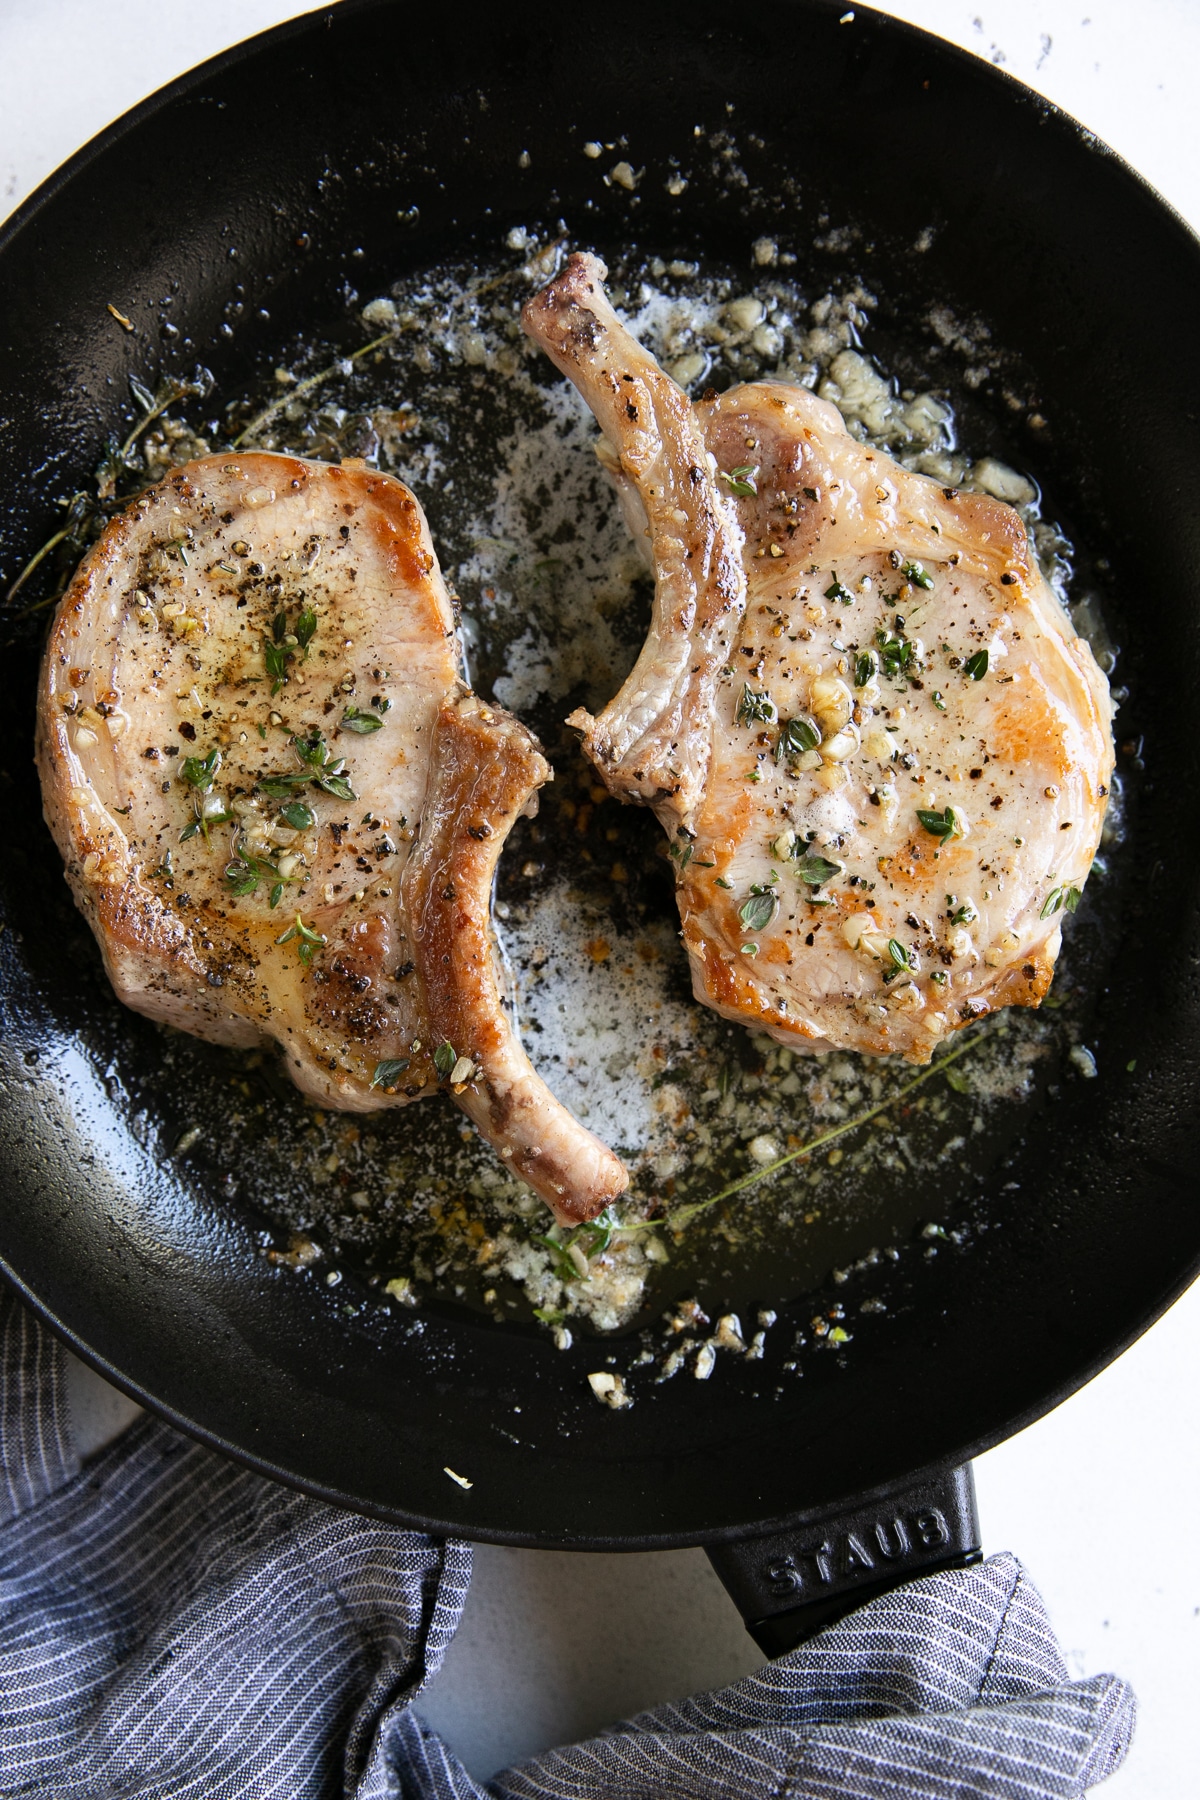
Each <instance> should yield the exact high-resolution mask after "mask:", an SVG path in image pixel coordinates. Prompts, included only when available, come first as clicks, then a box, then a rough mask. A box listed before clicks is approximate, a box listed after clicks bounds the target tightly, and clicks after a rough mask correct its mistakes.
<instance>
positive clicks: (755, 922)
mask: <svg viewBox="0 0 1200 1800" xmlns="http://www.w3.org/2000/svg"><path fill="white" fill-rule="evenodd" d="M778 905H779V896H778V894H776V892H775V891H774V889H773V888H769V887H763V886H761V885H760V884H759V883H757V882H756V883H755V885H754V886H753V887H752V888H751V889H750V898H749V899H748V900H744V901H743V902H742V904H741V905H740V906H739V907H738V918H739V919H740V920H741V921H742V924H743V925H744V926H745V927H746V930H747V931H761V930H762V929H763V927H764V926H765V925H769V924H770V923H771V920H772V919H773V918H774V917H775V911H776V908H777V907H778Z"/></svg>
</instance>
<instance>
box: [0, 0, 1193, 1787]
mask: <svg viewBox="0 0 1200 1800" xmlns="http://www.w3.org/2000/svg"><path fill="white" fill-rule="evenodd" d="M309 10H310V8H309V7H307V6H294V5H288V4H286V3H285V0H207V4H206V5H205V6H204V7H202V8H201V7H196V6H194V5H192V4H191V3H190V0H107V4H105V5H104V6H99V5H97V4H96V3H95V0H0V216H2V215H3V214H5V213H6V212H7V211H8V210H9V209H10V208H11V207H13V206H15V205H17V204H18V203H19V202H20V201H21V200H22V199H23V198H24V196H25V195H26V194H27V193H29V192H30V191H31V190H32V189H33V188H34V187H36V186H37V185H38V183H39V182H40V181H42V180H43V179H44V178H45V177H46V176H47V175H48V174H50V172H51V170H53V169H54V168H55V167H56V166H57V164H58V163H60V162H61V161H62V160H63V159H64V158H65V157H66V156H68V155H69V154H70V153H71V152H72V151H73V150H74V149H76V148H77V147H78V146H79V145H80V144H82V143H84V142H86V140H87V139H88V138H89V137H91V136H92V135H93V134H94V133H95V132H97V131H99V130H100V129H101V127H102V126H104V125H106V124H107V123H108V122H109V121H110V120H111V119H113V118H116V117H117V116H119V114H121V113H122V112H124V111H126V110H127V109H128V108H129V107H130V106H132V105H133V104H134V103H135V102H136V101H138V100H140V99H142V98H143V97H144V96H145V95H146V94H148V93H151V92H152V91H153V90H154V89H155V88H157V87H160V86H161V85H162V84H163V83H164V82H166V81H169V80H170V79H172V77H174V76H175V75H177V74H179V73H181V72H182V71H183V70H184V69H186V68H189V67H191V66H192V65H193V64H195V63H197V62H200V61H202V60H203V59H204V58H206V57H208V56H210V55H213V54H214V53H215V52H216V51H218V50H220V49H223V48H224V47H226V46H227V45H229V44H231V43H234V42H236V41H237V40H238V39H240V38H242V37H245V36H247V35H249V34H250V33H251V32H254V31H258V30H262V29H264V28H265V27H267V26H269V25H272V24H276V23H278V22H279V21H280V20H282V19H286V18H292V17H295V16H296V15H298V14H300V13H303V12H306V11H309ZM882 10H884V11H886V12H891V13H893V14H895V15H896V16H898V17H901V18H905V19H908V20H910V21H911V22H912V23H914V24H918V25H923V26H925V27H926V28H927V29H929V30H932V31H936V32H938V33H939V34H940V35H942V36H943V37H946V38H949V39H952V40H953V41H954V42H956V43H959V44H961V45H963V46H964V47H965V48H966V49H968V50H972V51H974V52H975V53H976V54H978V55H980V56H983V57H985V58H987V59H988V60H990V61H992V62H995V63H998V64H1001V65H1002V66H1003V67H1004V68H1005V69H1006V70H1007V71H1008V72H1009V73H1010V74H1012V75H1015V76H1017V77H1018V78H1019V79H1021V80H1023V81H1026V82H1028V83H1029V84H1030V85H1031V86H1033V87H1036V88H1038V89H1039V90H1040V91H1041V92H1042V93H1044V94H1046V95H1048V96H1049V97H1050V98H1051V99H1052V100H1054V101H1056V102H1057V103H1058V104H1059V105H1061V106H1063V107H1065V108H1066V110H1067V111H1069V112H1071V113H1073V114H1074V115H1075V116H1076V117H1077V118H1079V119H1081V120H1083V121H1084V123H1086V124H1087V125H1089V126H1090V127H1091V128H1092V129H1093V130H1095V131H1096V132H1097V133H1098V135H1099V136H1100V137H1102V138H1104V139H1105V140H1106V141H1107V142H1108V143H1109V144H1111V145H1112V146H1113V148H1114V149H1116V150H1118V151H1120V152H1121V154H1122V155H1124V156H1125V157H1126V158H1127V159H1128V161H1130V162H1131V163H1133V164H1134V166H1135V167H1136V168H1138V169H1140V170H1141V172H1142V173H1143V174H1144V175H1146V176H1147V177H1148V178H1149V179H1150V180H1151V181H1152V182H1153V183H1154V184H1155V186H1156V187H1157V188H1158V189H1159V191H1160V192H1161V193H1162V194H1164V195H1165V196H1166V198H1167V199H1169V200H1170V201H1171V202H1172V204H1173V205H1174V206H1175V207H1176V208H1177V209H1178V210H1179V211H1180V212H1181V213H1182V214H1183V215H1184V217H1185V218H1187V219H1189V220H1190V221H1191V223H1192V224H1193V226H1195V227H1197V228H1200V112H1197V109H1196V107H1195V101H1194V87H1195V81H1196V74H1197V71H1198V70H1200V6H1197V5H1196V4H1195V0H1138V4H1137V5H1136V7H1134V6H1132V5H1130V4H1129V3H1128V0H1002V3H1001V0H903V3H897V4H892V5H888V6H884V7H883V8H882ZM1164 328H1165V329H1175V328H1177V327H1176V323H1175V322H1173V321H1166V322H1164ZM72 1392H73V1398H74V1402H75V1406H76V1411H77V1414H78V1417H79V1422H80V1426H81V1430H82V1432H83V1434H84V1436H85V1438H86V1440H87V1441H88V1442H89V1443H97V1442H102V1441H104V1440H105V1439H106V1438H107V1437H108V1436H110V1435H111V1434H112V1433H113V1432H114V1431H115V1430H116V1429H117V1428H118V1427H119V1426H120V1425H121V1424H122V1423H123V1422H124V1421H125V1420H126V1419H127V1418H128V1417H129V1414H130V1410H131V1409H130V1407H129V1403H128V1402H126V1401H125V1400H124V1399H123V1398H122V1397H121V1396H119V1395H116V1394H114V1393H113V1391H112V1390H111V1389H108V1388H106V1387H105V1386H104V1384H103V1383H102V1382H100V1381H99V1380H98V1378H97V1377H95V1376H93V1375H91V1373H90V1371H87V1370H84V1369H83V1368H82V1367H81V1366H80V1365H76V1366H75V1373H74V1379H73V1390H72ZM975 1472H976V1480H977V1483H978V1489H979V1503H980V1513H981V1517H982V1520H983V1528H984V1540H985V1546H986V1548H987V1549H988V1550H989V1551H992V1550H999V1549H1011V1550H1014V1551H1016V1552H1017V1554H1018V1555H1020V1556H1021V1557H1022V1558H1023V1559H1024V1561H1025V1562H1026V1564H1027V1566H1028V1567H1029V1568H1030V1569H1031V1571H1032V1573H1033V1575H1034V1577H1035V1579H1036V1580H1037V1581H1038V1583H1039V1585H1040V1586H1041V1588H1042V1591H1043V1593H1044V1594H1045V1596H1046V1599H1047V1602H1048V1604H1049V1607H1050V1613H1051V1617H1052V1618H1053V1620H1054V1623H1055V1625H1056V1627H1057V1630H1058V1633H1059V1636H1060V1638H1061V1640H1062V1644H1063V1648H1064V1651H1065V1653H1066V1656H1067V1661H1068V1663H1069V1665H1070V1667H1071V1669H1072V1672H1073V1673H1076V1674H1079V1675H1090V1674H1094V1673H1096V1672H1097V1671H1100V1670H1106V1669H1112V1670H1115V1671H1117V1672H1118V1673H1120V1674H1122V1675H1125V1676H1127V1677H1128V1678H1129V1679H1130V1680H1131V1681H1132V1682H1133V1684H1134V1686H1135V1688H1136V1689H1137V1693H1138V1698H1139V1702H1140V1723H1139V1727H1138V1733H1137V1736H1136V1738H1135V1741H1134V1747H1133V1750H1132V1752H1131V1754H1130V1756H1129V1759H1128V1761H1127V1763H1126V1765H1125V1767H1124V1769H1123V1770H1121V1772H1120V1773H1119V1774H1118V1775H1116V1776H1115V1777H1114V1778H1113V1779H1112V1780H1111V1781H1110V1782H1109V1783H1108V1784H1107V1785H1106V1786H1105V1788H1104V1793H1105V1795H1106V1796H1111V1800H1175V1797H1176V1796H1178V1797H1180V1800H1182V1797H1183V1796H1186V1795H1189V1794H1192V1793H1195V1792H1196V1791H1197V1785H1198V1784H1197V1777H1196V1774H1195V1763H1196V1757H1195V1742H1194V1734H1193V1733H1192V1731H1191V1718H1190V1709H1191V1706H1192V1705H1194V1704H1195V1693H1196V1688H1197V1682H1198V1678H1200V1531H1197V1529H1196V1524H1195V1512H1196V1506H1197V1497H1198V1496H1200V1286H1197V1287H1196V1288H1194V1289H1193V1290H1192V1291H1191V1292H1190V1293H1189V1294H1188V1295H1186V1296H1185V1298H1184V1299H1183V1300H1181V1301H1180V1302H1179V1304H1178V1305H1177V1306H1176V1307H1175V1308H1174V1309H1173V1310H1172V1312H1171V1313H1169V1314H1168V1315H1167V1317H1166V1318H1165V1319H1163V1320H1162V1321H1161V1322H1160V1323H1159V1324H1158V1325H1157V1326H1155V1327H1154V1329H1153V1331H1151V1332H1150V1333H1148V1334H1147V1336H1146V1337H1145V1338H1143V1339H1142V1340H1141V1342H1140V1343H1138V1344H1137V1345H1135V1346H1134V1348H1133V1349H1132V1350H1130V1351H1129V1352H1128V1353H1127V1354H1126V1355H1125V1356H1124V1357H1123V1358H1122V1359H1121V1360H1120V1361H1119V1362H1118V1363H1116V1364H1115V1365H1114V1366H1113V1367H1112V1368H1111V1369H1109V1370H1107V1371H1106V1373H1105V1374H1103V1375H1101V1376H1100V1377H1099V1378H1098V1379H1097V1380H1096V1381H1094V1382H1093V1383H1092V1384H1091V1385H1090V1386H1089V1387H1088V1388H1086V1389H1084V1391H1083V1392H1082V1393H1080V1394H1078V1395H1076V1396H1075V1398H1074V1399H1072V1400H1069V1401H1068V1402H1067V1403H1066V1404H1065V1405H1064V1406H1061V1407H1059V1409H1058V1410H1057V1412H1055V1413H1053V1414H1051V1415H1050V1417H1049V1418H1047V1419H1044V1420H1042V1421H1041V1422H1040V1423H1039V1424H1037V1425H1034V1426H1032V1427H1031V1428H1030V1429H1029V1430H1028V1431H1026V1432H1023V1433H1022V1434H1021V1436H1019V1437H1017V1438H1014V1439H1012V1440H1011V1441H1010V1442H1009V1443H1007V1444H1004V1445H1002V1446H1001V1447H1000V1448H999V1449H997V1450H993V1451H991V1452H989V1453H988V1455H986V1456H984V1457H981V1458H980V1459H979V1461H978V1462H977V1463H976V1465H975ZM760 1660H761V1659H760V1658H759V1657H758V1654H757V1652H756V1651H755V1649H754V1646H753V1644H752V1643H751V1642H750V1640H749V1638H748V1637H747V1636H746V1635H745V1632H744V1631H743V1628H742V1624H741V1621H740V1619H739V1618H738V1617H737V1615H736V1613H735V1612H734V1610H733V1607H732V1606H731V1604H730V1603H729V1601H728V1600H727V1599H726V1597H725V1594H724V1591H723V1590H722V1589H721V1588H720V1586H719V1584H718V1583H717V1580H716V1577H715V1576H714V1575H713V1574H712V1572H711V1570H710V1569H709V1567H708V1563H707V1561H706V1559H705V1558H704V1556H703V1555H702V1553H701V1552H699V1551H676V1552H670V1553H661V1554H657V1555H636V1556H626V1557H619V1556H595V1557H588V1556H578V1555H569V1554H564V1553H559V1552H549V1551H522V1550H503V1549H495V1548H490V1547H486V1546H485V1547H483V1548H481V1549H479V1550H478V1551H477V1552H476V1574H475V1580H474V1583H473V1586H472V1591H471V1595H470V1598H469V1600H468V1603H467V1610H466V1614H465V1616H464V1619H463V1624H462V1627H461V1629H460V1631H459V1635H458V1637H457V1639H456V1640H455V1642H454V1644H453V1646H452V1648H451V1651H450V1654H449V1657H448V1659H447V1662H446V1665H445V1668H444V1670H443V1672H442V1674H441V1675H440V1676H439V1677H438V1679H437V1681H436V1682H435V1683H434V1684H433V1687H432V1688H431V1690H430V1694H429V1699H428V1702H427V1703H426V1704H425V1705H424V1707H423V1709H422V1710H423V1711H424V1712H425V1715H426V1717H427V1718H428V1719H429V1720H430V1722H431V1723H433V1724H435V1725H436V1726H438V1727H439V1729H441V1730H442V1731H444V1733H445V1734H446V1736H447V1737H448V1739H449V1740H450V1742H451V1743H452V1744H453V1745H454V1747H455V1748H456V1749H457V1750H458V1751H459V1753H460V1755H462V1756H463V1757H464V1759H465V1760H466V1761H467V1763H468V1765H469V1766H470V1767H471V1768H472V1769H473V1770H474V1772H476V1773H477V1774H479V1775H487V1774H490V1773H491V1772H492V1771H493V1770H494V1769H496V1768H497V1767H499V1766H501V1765H502V1764H504V1763H505V1762H507V1761H510V1760H511V1759H512V1758H514V1757H516V1756H519V1755H521V1754H524V1753H526V1752H528V1751H531V1750H534V1749H537V1748H541V1747H543V1746H545V1745H548V1744H551V1743H557V1742H562V1741H564V1740H567V1739H570V1738H573V1737H576V1736H579V1735H581V1734H583V1733H586V1732H590V1731H592V1730H594V1729H596V1728H597V1727H598V1726H600V1725H603V1724H605V1723H606V1722H608V1721H609V1720H611V1719H613V1718H616V1717H618V1716H620V1715H621V1714H623V1713H629V1712H632V1711H635V1710H637V1709H638V1708H640V1707H643V1706H647V1705H651V1704H653V1703H654V1702H656V1701H659V1700H663V1699H667V1698H671V1697H676V1696H679V1695H682V1694H684V1693H687V1692H689V1691H691V1690H693V1689H695V1688H697V1687H706V1686H714V1685H717V1684H719V1683H722V1682H725V1681H728V1680H732V1679H734V1678H735V1677H736V1676H738V1675H740V1674H742V1673H745V1672H746V1671H748V1670H750V1669H751V1668H754V1667H756V1666H757V1664H758V1662H759V1661H760Z"/></svg>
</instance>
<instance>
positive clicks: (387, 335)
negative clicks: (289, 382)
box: [233, 331, 396, 450]
mask: <svg viewBox="0 0 1200 1800" xmlns="http://www.w3.org/2000/svg"><path fill="white" fill-rule="evenodd" d="M395 335H396V334H395V332H394V331H385V332H384V334H383V336H382V337H377V338H372V339H371V342H370V343H369V344H363V345H362V346H361V347H360V348H359V349H357V350H352V351H351V352H350V354H349V356H339V358H338V360H337V361H336V362H335V363H330V365H329V367H328V368H327V369H318V370H317V372H316V374H315V375H306V376H305V378H304V380H303V381H298V382H297V383H296V384H295V386H294V387H289V388H288V389H287V390H286V391H285V392H284V393H283V394H282V395H281V396H280V397H279V399H278V400H272V402H271V404H270V406H265V407H264V408H263V410H262V411H261V412H260V413H256V414H255V416H254V418H252V419H251V421H250V423H249V424H248V425H243V427H242V429H241V430H240V431H239V432H238V434H237V436H236V437H235V438H234V440H233V448H234V449H235V450H240V449H241V447H242V445H243V444H244V443H246V441H247V439H249V438H254V437H257V436H258V434H259V432H260V431H262V430H263V429H264V428H265V427H266V426H268V425H270V424H271V422H272V421H273V420H275V419H277V418H278V417H279V415H280V413H281V412H282V411H283V409H284V407H285V406H291V405H292V403H293V401H295V400H298V399H299V398H300V396H301V394H311V393H312V391H313V389H314V388H319V387H320V386H321V385H322V383H323V382H326V381H332V379H333V377H334V376H335V375H342V374H344V373H345V369H346V364H347V363H356V362H360V361H361V360H362V358H363V357H364V356H370V354H371V352H372V350H378V349H380V348H381V347H382V346H383V345H384V344H387V343H390V342H391V340H392V338H393V337H395Z"/></svg>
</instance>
